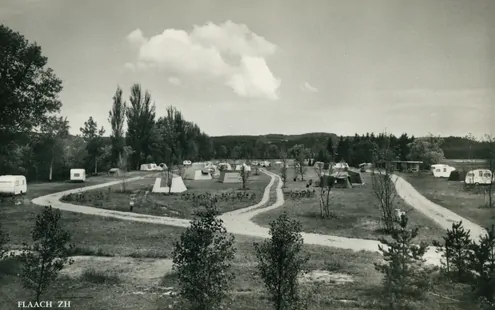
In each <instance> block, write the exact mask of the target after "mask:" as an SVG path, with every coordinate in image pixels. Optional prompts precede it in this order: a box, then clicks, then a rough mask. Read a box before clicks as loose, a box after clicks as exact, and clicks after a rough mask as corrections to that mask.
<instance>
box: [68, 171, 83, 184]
mask: <svg viewBox="0 0 495 310" xmlns="http://www.w3.org/2000/svg"><path fill="white" fill-rule="evenodd" d="M70 180H71V181H72V182H85V181H86V170H84V169H70Z"/></svg>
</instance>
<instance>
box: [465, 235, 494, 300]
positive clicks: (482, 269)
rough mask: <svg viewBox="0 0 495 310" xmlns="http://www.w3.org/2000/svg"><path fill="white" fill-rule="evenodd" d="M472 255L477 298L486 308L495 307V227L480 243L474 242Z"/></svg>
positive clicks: (471, 261) (471, 262) (471, 263)
mask: <svg viewBox="0 0 495 310" xmlns="http://www.w3.org/2000/svg"><path fill="white" fill-rule="evenodd" d="M471 249H472V252H471V253H470V265H471V269H472V271H473V274H474V281H473V282H472V286H473V290H474V292H475V294H476V296H477V297H478V298H479V299H480V300H482V301H483V303H484V304H485V306H489V307H491V308H490V309H493V307H495V231H494V227H493V226H492V228H491V229H490V230H488V232H487V234H486V235H484V236H482V237H481V238H480V240H479V242H473V243H472V246H471Z"/></svg>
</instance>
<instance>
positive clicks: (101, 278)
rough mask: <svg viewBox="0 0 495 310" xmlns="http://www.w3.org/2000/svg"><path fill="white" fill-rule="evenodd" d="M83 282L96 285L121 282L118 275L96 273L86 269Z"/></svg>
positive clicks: (83, 273) (82, 275)
mask: <svg viewBox="0 0 495 310" xmlns="http://www.w3.org/2000/svg"><path fill="white" fill-rule="evenodd" d="M80 279H81V280H82V281H86V282H90V283H95V284H116V283H119V282H120V279H119V277H118V276H117V275H116V274H112V273H108V272H102V271H96V270H94V269H86V270H84V271H83V272H82V274H81V278H80Z"/></svg>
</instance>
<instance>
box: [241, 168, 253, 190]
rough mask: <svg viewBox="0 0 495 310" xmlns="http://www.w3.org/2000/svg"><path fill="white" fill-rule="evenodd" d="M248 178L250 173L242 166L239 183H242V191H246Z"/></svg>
mask: <svg viewBox="0 0 495 310" xmlns="http://www.w3.org/2000/svg"><path fill="white" fill-rule="evenodd" d="M250 176H251V171H249V170H247V169H246V166H244V165H242V167H241V181H242V189H243V190H246V189H247V183H248V180H249V177H250Z"/></svg>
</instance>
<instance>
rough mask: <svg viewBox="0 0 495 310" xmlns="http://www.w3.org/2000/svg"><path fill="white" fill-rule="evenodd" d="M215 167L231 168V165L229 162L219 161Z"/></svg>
mask: <svg viewBox="0 0 495 310" xmlns="http://www.w3.org/2000/svg"><path fill="white" fill-rule="evenodd" d="M217 167H218V169H223V170H232V166H231V165H230V164H229V163H219V164H218V165H217Z"/></svg>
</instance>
